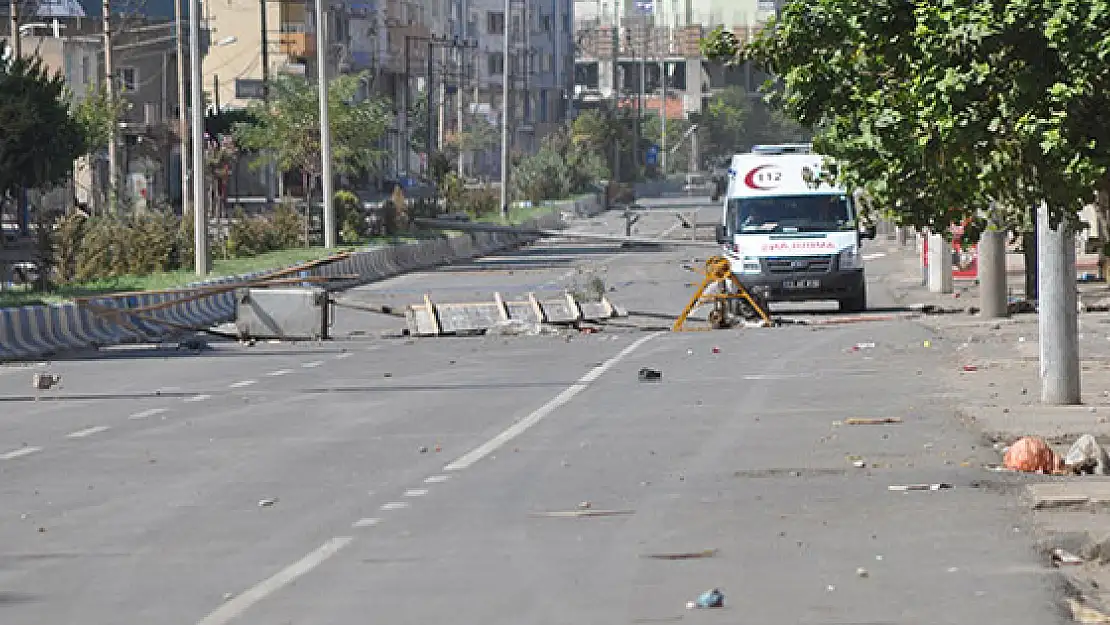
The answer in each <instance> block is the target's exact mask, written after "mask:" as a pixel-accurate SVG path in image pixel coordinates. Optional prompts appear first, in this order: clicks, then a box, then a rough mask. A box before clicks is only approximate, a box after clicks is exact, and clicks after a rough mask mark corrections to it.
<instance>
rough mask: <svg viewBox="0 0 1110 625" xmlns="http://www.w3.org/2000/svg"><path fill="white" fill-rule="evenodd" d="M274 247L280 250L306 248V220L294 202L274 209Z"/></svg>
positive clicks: (285, 203)
mask: <svg viewBox="0 0 1110 625" xmlns="http://www.w3.org/2000/svg"><path fill="white" fill-rule="evenodd" d="M272 225H273V237H274V246H275V247H276V248H278V249H283V250H287V249H291V248H294V247H304V246H305V245H307V243H306V241H305V219H304V216H302V215H301V214H300V213H298V212H297V209H296V208H295V207H294V206H293V203H292V202H281V203H280V204H278V206H277V208H276V209H274V216H273V218H272Z"/></svg>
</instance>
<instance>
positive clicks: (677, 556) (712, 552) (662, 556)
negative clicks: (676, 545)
mask: <svg viewBox="0 0 1110 625" xmlns="http://www.w3.org/2000/svg"><path fill="white" fill-rule="evenodd" d="M717 551H718V550H717V549H703V550H702V551H691V552H687V553H649V554H647V555H646V556H644V557H645V558H651V559H653V560H697V559H701V558H712V557H714V556H716V555H717Z"/></svg>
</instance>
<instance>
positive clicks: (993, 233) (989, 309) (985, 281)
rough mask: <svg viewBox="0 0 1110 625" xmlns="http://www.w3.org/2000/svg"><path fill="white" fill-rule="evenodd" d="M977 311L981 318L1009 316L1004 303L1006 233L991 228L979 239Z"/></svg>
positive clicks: (1005, 302)
mask: <svg viewBox="0 0 1110 625" xmlns="http://www.w3.org/2000/svg"><path fill="white" fill-rule="evenodd" d="M978 272H979V311H980V314H981V315H982V316H983V317H987V318H989V319H997V318H1001V317H1007V316H1009V311H1008V306H1007V304H1008V302H1007V301H1006V233H1005V232H1004V231H1001V230H995V229H993V228H991V229H988V230H987V231H986V232H984V233H983V236H982V237H980V238H979V269H978Z"/></svg>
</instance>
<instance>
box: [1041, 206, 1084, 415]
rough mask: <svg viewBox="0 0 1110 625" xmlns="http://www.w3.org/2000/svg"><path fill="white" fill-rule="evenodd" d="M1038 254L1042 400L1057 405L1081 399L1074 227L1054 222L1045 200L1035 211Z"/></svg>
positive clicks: (1076, 402)
mask: <svg viewBox="0 0 1110 625" xmlns="http://www.w3.org/2000/svg"><path fill="white" fill-rule="evenodd" d="M1037 260H1038V264H1037V282H1038V283H1039V287H1040V297H1039V298H1038V310H1039V315H1038V317H1039V318H1038V322H1039V324H1040V342H1041V401H1042V402H1044V403H1046V404H1055V405H1075V404H1079V403H1080V401H1081V393H1080V379H1079V335H1078V332H1079V318H1078V311H1077V310H1076V304H1077V302H1076V299H1077V294H1076V284H1075V233H1074V232H1073V231H1072V230H1071V229H1070V228H1069V227H1068V226H1067V225H1065V224H1059V225H1058V226H1057V227H1056V228H1053V227H1052V224H1051V223H1050V221H1049V218H1048V206H1047V205H1045V204H1042V205H1041V207H1040V209H1039V210H1038V214H1037Z"/></svg>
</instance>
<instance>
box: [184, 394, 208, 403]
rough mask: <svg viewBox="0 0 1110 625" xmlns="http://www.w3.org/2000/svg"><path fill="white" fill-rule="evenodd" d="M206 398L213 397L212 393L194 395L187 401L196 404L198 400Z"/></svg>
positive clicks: (186, 401)
mask: <svg viewBox="0 0 1110 625" xmlns="http://www.w3.org/2000/svg"><path fill="white" fill-rule="evenodd" d="M206 399H212V396H211V395H193V396H192V397H189V398H187V399H186V400H185V403H187V404H195V403H196V402H198V401H204V400H206Z"/></svg>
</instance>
